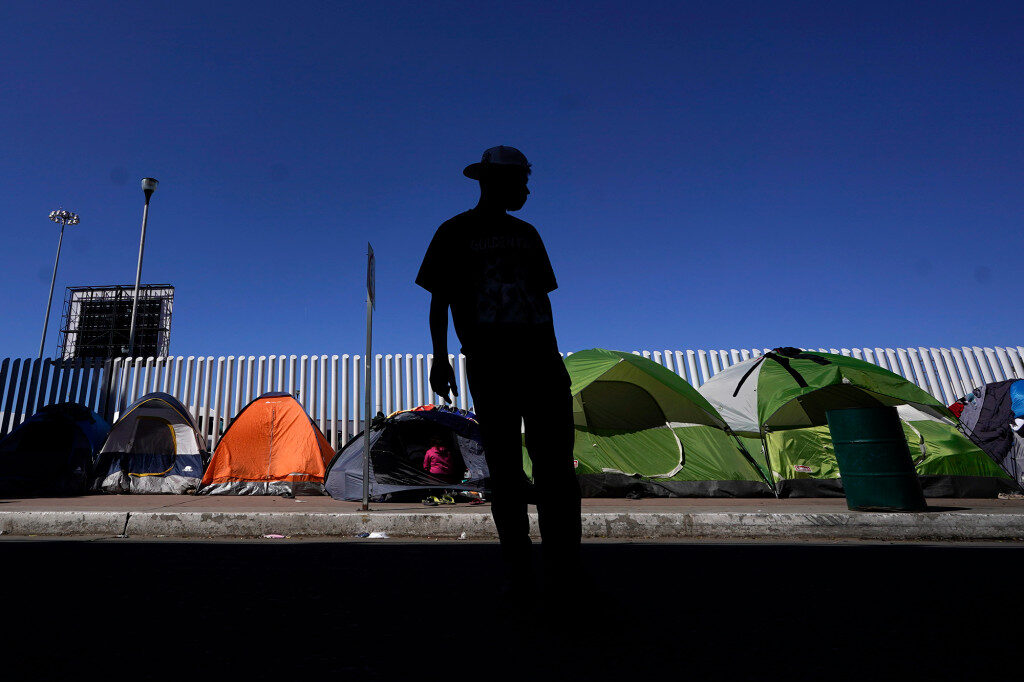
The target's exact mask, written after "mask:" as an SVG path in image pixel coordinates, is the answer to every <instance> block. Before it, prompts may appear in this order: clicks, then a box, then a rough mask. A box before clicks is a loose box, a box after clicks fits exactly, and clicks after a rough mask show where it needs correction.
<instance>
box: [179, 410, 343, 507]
mask: <svg viewBox="0 0 1024 682" xmlns="http://www.w3.org/2000/svg"><path fill="white" fill-rule="evenodd" d="M333 457H334V448H332V447H331V444H330V443H328V442H327V439H326V438H325V437H324V434H323V433H322V432H321V431H320V429H319V428H318V427H317V425H316V423H315V422H314V421H313V420H312V419H310V417H309V415H308V414H306V411H305V410H304V409H303V408H302V405H300V404H299V402H298V401H297V400H296V399H295V398H293V397H292V396H291V394H289V393H264V394H263V395H261V396H260V397H258V398H256V399H255V400H253V401H252V402H251V403H249V404H248V405H246V406H245V407H244V408H243V409H242V411H241V412H239V413H238V416H237V417H235V420H234V421H233V422H231V426H229V427H228V430H227V431H225V432H224V435H223V436H222V437H221V439H220V442H219V443H218V444H217V449H216V451H215V452H214V453H213V458H212V459H211V460H210V465H209V466H208V467H207V468H206V474H205V475H204V476H203V481H202V487H201V488H200V490H199V492H200V493H201V494H205V495H302V494H307V495H320V494H323V492H324V486H323V484H324V476H325V474H326V473H327V466H328V464H329V463H330V461H331V460H332V459H333Z"/></svg>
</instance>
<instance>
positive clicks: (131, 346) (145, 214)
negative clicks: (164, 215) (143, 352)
mask: <svg viewBox="0 0 1024 682" xmlns="http://www.w3.org/2000/svg"><path fill="white" fill-rule="evenodd" d="M149 197H150V195H149V194H147V195H146V204H145V206H143V207H142V236H141V237H140V238H139V265H138V267H136V268H135V296H134V297H133V298H132V321H131V326H130V327H129V330H128V352H127V353H126V355H128V356H131V355H132V353H134V352H135V312H136V310H138V307H139V282H140V281H141V280H142V253H143V250H145V248H146V220H147V218H149Z"/></svg>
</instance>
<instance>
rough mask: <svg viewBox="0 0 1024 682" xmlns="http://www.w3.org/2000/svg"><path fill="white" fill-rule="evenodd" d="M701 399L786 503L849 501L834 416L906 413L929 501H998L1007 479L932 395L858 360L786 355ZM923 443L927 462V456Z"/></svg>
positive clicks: (763, 360) (753, 366)
mask: <svg viewBox="0 0 1024 682" xmlns="http://www.w3.org/2000/svg"><path fill="white" fill-rule="evenodd" d="M700 392H701V394H702V395H703V396H705V397H706V398H707V399H708V401H709V402H710V403H711V404H712V405H714V406H715V407H716V408H718V410H719V412H720V414H721V415H722V417H723V418H725V419H726V421H727V422H729V424H730V426H732V428H733V429H734V430H735V431H736V432H738V433H740V434H741V435H742V436H743V441H744V442H745V443H747V444H748V450H751V451H752V450H754V447H753V445H752V444H753V443H756V441H757V440H760V441H761V444H762V446H761V448H760V456H759V457H758V456H756V455H755V458H756V459H758V460H759V461H763V462H764V466H765V468H766V469H767V470H768V471H770V472H771V474H770V475H771V477H772V478H773V480H774V482H775V485H776V487H777V489H778V491H779V493H780V494H782V495H789V496H794V497H795V496H830V495H842V494H843V493H842V481H841V479H840V478H839V469H838V465H837V463H836V460H835V454H834V452H833V450H832V442H831V436H830V434H829V431H828V427H827V419H826V412H827V411H828V410H832V409H844V408H853V407H879V406H883V405H888V406H896V407H897V409H898V411H899V412H900V413H901V419H902V420H903V423H904V431H905V432H906V433H907V434H908V447H909V448H910V453H911V456H912V458H913V459H914V460H915V463H916V467H917V471H918V474H919V476H920V480H921V484H922V488H923V489H924V492H925V495H926V496H929V497H945V496H955V497H972V496H983V497H990V496H994V495H996V494H997V493H998V492H1000V491H1002V490H1005V489H1006V485H1007V481H1006V477H1005V476H1003V475H1002V473H1001V472H1000V471H999V470H998V469H997V468H995V467H992V466H991V462H988V461H987V458H985V457H983V456H982V453H981V452H980V451H979V450H978V449H977V448H976V447H973V446H972V445H971V444H970V443H969V442H967V441H966V439H964V438H962V437H959V435H958V434H957V432H956V421H955V417H954V416H953V414H952V413H951V412H950V411H949V410H948V409H947V408H946V407H945V406H944V405H942V404H941V403H940V402H939V401H938V400H937V399H935V398H934V397H933V396H931V394H929V393H927V392H926V391H924V390H923V389H921V388H920V387H918V386H916V385H915V384H913V383H912V382H910V381H908V380H906V379H904V378H903V377H901V376H899V375H898V374H895V373H893V372H890V371H888V370H886V369H883V368H881V367H878V366H876V365H872V364H871V363H868V362H865V361H863V360H858V359H856V358H851V357H846V356H843V355H835V354H831V353H822V352H815V351H801V350H799V349H796V348H777V349H775V350H774V351H771V352H769V353H767V354H765V355H764V356H761V357H758V358H753V359H751V360H747V361H745V362H741V363H738V364H736V365H733V366H732V367H729V368H727V369H725V370H723V371H721V372H719V373H718V374H716V375H715V376H714V377H712V378H711V379H710V380H709V381H707V382H706V383H705V384H703V385H702V386H701V387H700ZM922 438H923V439H924V443H923V445H924V446H925V448H926V452H925V453H924V454H923V455H922V453H921V446H922Z"/></svg>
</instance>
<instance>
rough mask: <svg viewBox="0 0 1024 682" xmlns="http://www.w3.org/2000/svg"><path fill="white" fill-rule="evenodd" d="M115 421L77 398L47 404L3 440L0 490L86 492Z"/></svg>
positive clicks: (7, 492) (10, 493)
mask: <svg viewBox="0 0 1024 682" xmlns="http://www.w3.org/2000/svg"><path fill="white" fill-rule="evenodd" d="M109 431H110V425H109V424H108V423H107V422H106V421H104V419H103V418H102V417H100V416H99V415H98V414H96V413H95V412H93V411H92V410H90V409H89V408H87V407H85V406H84V405H79V404H78V403H59V404H57V405H47V406H46V407H44V408H42V409H41V410H39V411H38V412H36V413H35V414H34V415H32V416H31V417H29V418H28V419H27V420H25V421H24V422H23V423H22V424H21V425H20V426H18V428H16V429H14V431H12V432H11V433H9V434H7V436H6V437H4V439H3V440H2V441H0V495H3V496H6V497H14V496H30V495H80V494H82V493H84V492H86V489H87V487H88V484H89V480H90V479H91V477H92V474H93V468H94V463H95V459H96V456H97V453H98V452H99V450H100V448H101V447H102V445H103V441H104V439H105V438H106V437H107V433H108V432H109Z"/></svg>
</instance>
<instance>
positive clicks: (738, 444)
mask: <svg viewBox="0 0 1024 682" xmlns="http://www.w3.org/2000/svg"><path fill="white" fill-rule="evenodd" d="M727 433H728V434H729V435H730V436H732V439H733V440H734V441H736V447H738V448H739V449H740V452H742V453H743V456H744V457H745V458H746V459H747V461H748V462H750V464H751V466H753V467H754V469H756V470H757V471H758V472H760V473H761V478H762V479H763V480H764V482H765V483H766V484H768V487H769V488H771V490H772V492H773V493H774V492H775V486H774V485H772V482H771V481H770V480H769V479H768V477H767V476H765V474H764V472H761V467H759V466H758V465H757V462H756V461H755V460H754V458H753V457H751V455H750V453H749V452H747V448H746V447H744V445H743V441H741V440H740V437H739V436H737V435H736V434H735V433H733V432H732V431H731V430H730V431H728V432H727ZM768 470H769V471H771V467H768ZM778 496H779V495H778V493H775V497H778Z"/></svg>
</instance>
